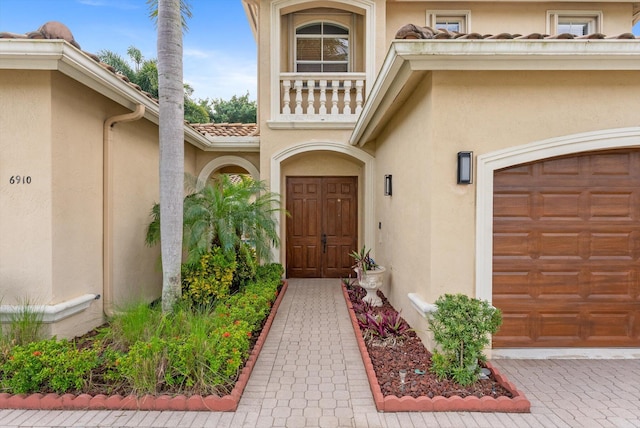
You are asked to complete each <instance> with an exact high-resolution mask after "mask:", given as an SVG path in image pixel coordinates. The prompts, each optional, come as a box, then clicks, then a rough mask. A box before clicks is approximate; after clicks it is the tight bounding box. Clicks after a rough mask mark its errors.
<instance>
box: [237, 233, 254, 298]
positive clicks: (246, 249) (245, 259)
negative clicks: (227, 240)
mask: <svg viewBox="0 0 640 428" xmlns="http://www.w3.org/2000/svg"><path fill="white" fill-rule="evenodd" d="M257 264H258V261H257V259H256V252H255V250H254V249H253V248H251V247H250V246H249V245H247V244H245V243H242V244H240V246H239V247H238V249H237V252H236V270H235V272H234V273H233V281H232V282H231V290H232V291H234V292H235V291H238V290H240V288H241V287H243V286H244V285H245V284H247V283H248V282H249V281H253V280H254V279H255V278H256V268H257Z"/></svg>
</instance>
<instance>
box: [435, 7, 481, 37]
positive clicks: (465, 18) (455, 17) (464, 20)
mask: <svg viewBox="0 0 640 428" xmlns="http://www.w3.org/2000/svg"><path fill="white" fill-rule="evenodd" d="M470 26H471V12H470V11H468V10H428V11H427V27H431V28H433V29H436V30H440V29H442V30H447V31H450V32H456V33H468V32H469V27H470Z"/></svg>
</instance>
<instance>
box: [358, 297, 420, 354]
mask: <svg viewBox="0 0 640 428" xmlns="http://www.w3.org/2000/svg"><path fill="white" fill-rule="evenodd" d="M354 310H355V311H356V313H357V315H356V319H357V320H358V326H359V327H360V329H361V330H362V335H363V338H364V339H365V340H366V341H369V342H370V343H372V344H374V345H381V346H387V345H390V346H393V345H395V344H396V343H397V342H401V341H402V340H404V338H405V337H406V335H407V333H409V332H410V331H413V330H412V329H411V328H410V327H409V324H407V323H406V321H405V320H404V319H402V317H401V316H400V313H399V312H396V311H395V310H392V311H383V312H380V313H377V314H376V313H374V312H373V308H372V307H371V306H370V305H367V303H366V302H364V304H363V306H362V307H359V308H354Z"/></svg>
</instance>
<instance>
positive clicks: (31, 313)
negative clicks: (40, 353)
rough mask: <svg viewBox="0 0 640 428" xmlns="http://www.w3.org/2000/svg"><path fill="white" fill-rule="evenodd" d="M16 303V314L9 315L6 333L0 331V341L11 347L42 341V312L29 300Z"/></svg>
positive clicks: (25, 299)
mask: <svg viewBox="0 0 640 428" xmlns="http://www.w3.org/2000/svg"><path fill="white" fill-rule="evenodd" d="M18 303H19V304H18V306H17V308H18V310H17V312H14V313H12V314H10V315H9V323H8V324H9V325H8V327H7V328H6V333H4V334H2V331H0V339H2V340H3V341H4V342H5V343H9V344H12V345H26V344H28V343H31V342H36V341H38V340H40V339H42V326H43V323H42V312H41V311H40V310H38V306H37V305H35V304H34V302H33V301H31V300H30V299H29V298H24V299H21V300H20V301H19V302H18ZM0 328H1V327H0Z"/></svg>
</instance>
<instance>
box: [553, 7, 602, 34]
mask: <svg viewBox="0 0 640 428" xmlns="http://www.w3.org/2000/svg"><path fill="white" fill-rule="evenodd" d="M547 16H548V19H547V32H548V33H549V34H565V33H568V34H573V35H574V36H586V35H587V34H592V33H600V32H602V12H595V11H557V10H555V11H548V12H547Z"/></svg>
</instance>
